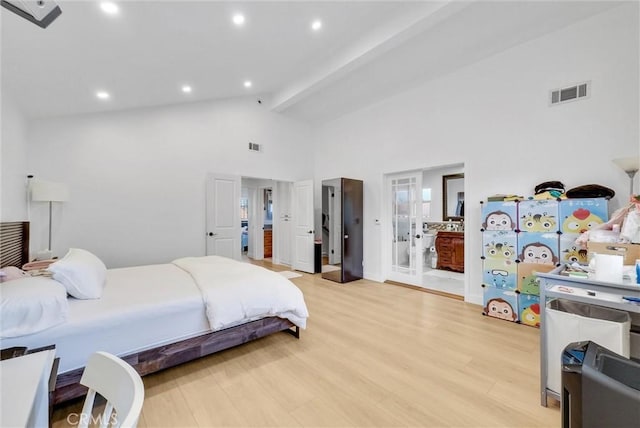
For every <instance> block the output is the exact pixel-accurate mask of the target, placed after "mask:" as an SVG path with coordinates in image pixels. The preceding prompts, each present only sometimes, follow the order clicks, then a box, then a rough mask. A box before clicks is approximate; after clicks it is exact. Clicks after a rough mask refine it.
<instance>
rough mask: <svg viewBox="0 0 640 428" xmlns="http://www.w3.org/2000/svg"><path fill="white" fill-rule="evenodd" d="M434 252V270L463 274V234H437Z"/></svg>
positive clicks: (441, 232)
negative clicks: (436, 258)
mask: <svg viewBox="0 0 640 428" xmlns="http://www.w3.org/2000/svg"><path fill="white" fill-rule="evenodd" d="M436 252H437V254H438V263H437V265H436V269H448V270H453V271H456V272H464V232H445V231H440V232H438V235H436Z"/></svg>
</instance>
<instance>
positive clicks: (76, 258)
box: [47, 248, 107, 299]
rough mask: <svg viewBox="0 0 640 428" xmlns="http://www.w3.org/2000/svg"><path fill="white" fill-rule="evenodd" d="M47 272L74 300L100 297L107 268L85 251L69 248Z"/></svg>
mask: <svg viewBox="0 0 640 428" xmlns="http://www.w3.org/2000/svg"><path fill="white" fill-rule="evenodd" d="M47 270H49V271H50V272H51V273H53V279H55V280H56V281H58V282H60V283H62V285H64V286H65V288H66V289H67V293H69V294H70V295H71V296H73V297H75V298H76V299H99V298H100V297H102V290H103V288H104V281H105V278H106V276H107V267H106V266H105V265H104V263H102V260H100V259H99V258H98V257H96V256H95V255H93V254H92V253H90V252H89V251H87V250H81V249H79V248H70V249H69V252H68V253H67V255H66V256H64V257H63V258H61V259H60V260H58V261H57V262H55V263H52V264H50V265H49V267H48V268H47Z"/></svg>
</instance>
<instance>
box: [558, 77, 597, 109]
mask: <svg viewBox="0 0 640 428" xmlns="http://www.w3.org/2000/svg"><path fill="white" fill-rule="evenodd" d="M590 95H591V82H583V83H578V84H577V85H573V86H567V87H566V88H560V89H553V90H551V92H550V97H549V104H550V105H557V104H564V103H568V102H571V101H576V100H580V99H585V98H589V96H590Z"/></svg>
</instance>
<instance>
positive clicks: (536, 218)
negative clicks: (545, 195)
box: [518, 199, 560, 233]
mask: <svg viewBox="0 0 640 428" xmlns="http://www.w3.org/2000/svg"><path fill="white" fill-rule="evenodd" d="M558 205H559V204H558V201H556V200H535V199H532V200H526V201H521V202H520V203H519V204H518V230H519V231H520V232H535V233H547V232H557V231H559V230H560V224H559V223H560V222H559V221H558Z"/></svg>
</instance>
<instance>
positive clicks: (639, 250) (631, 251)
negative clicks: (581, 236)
mask: <svg viewBox="0 0 640 428" xmlns="http://www.w3.org/2000/svg"><path fill="white" fill-rule="evenodd" d="M587 250H588V252H589V260H591V255H592V254H593V253H595V254H614V255H619V256H623V257H624V262H623V263H624V264H625V265H634V264H635V263H636V260H640V244H612V243H609V242H591V241H589V242H587Z"/></svg>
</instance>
